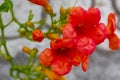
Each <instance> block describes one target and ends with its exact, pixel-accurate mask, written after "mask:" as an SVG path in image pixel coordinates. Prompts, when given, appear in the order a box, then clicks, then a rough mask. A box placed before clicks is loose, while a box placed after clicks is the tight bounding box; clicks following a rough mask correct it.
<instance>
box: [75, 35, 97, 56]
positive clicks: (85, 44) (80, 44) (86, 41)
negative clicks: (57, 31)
mask: <svg viewBox="0 0 120 80" xmlns="http://www.w3.org/2000/svg"><path fill="white" fill-rule="evenodd" d="M76 47H77V50H78V52H79V54H80V55H82V56H88V55H90V54H91V53H92V52H93V51H94V49H95V47H96V45H95V43H94V42H93V40H91V39H90V38H87V37H81V38H79V39H76Z"/></svg>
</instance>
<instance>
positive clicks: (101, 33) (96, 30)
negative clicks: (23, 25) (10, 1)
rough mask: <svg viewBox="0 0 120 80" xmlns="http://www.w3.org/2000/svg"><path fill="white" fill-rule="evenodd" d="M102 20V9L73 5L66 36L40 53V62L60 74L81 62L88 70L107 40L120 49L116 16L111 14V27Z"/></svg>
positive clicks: (35, 0)
mask: <svg viewBox="0 0 120 80" xmlns="http://www.w3.org/2000/svg"><path fill="white" fill-rule="evenodd" d="M29 1H31V2H33V3H35V4H38V5H41V6H43V7H46V5H49V3H48V2H47V0H29ZM100 19H101V14H100V10H99V9H98V8H89V9H88V10H85V9H83V8H82V7H80V6H78V7H73V8H72V9H71V11H70V13H69V15H68V17H67V22H66V23H65V24H64V26H62V27H63V29H62V37H57V38H54V39H53V40H51V42H50V48H46V49H45V50H44V51H42V53H41V54H40V55H39V59H40V63H41V64H43V65H45V66H51V69H52V71H53V72H54V73H56V74H57V75H60V76H62V75H65V74H67V73H69V72H70V70H71V69H72V66H78V65H80V64H81V67H82V69H83V71H85V72H86V70H87V68H88V62H89V56H90V55H91V54H92V53H93V52H94V50H95V48H96V46H97V45H99V44H101V43H102V42H104V40H105V39H108V40H109V47H110V48H111V49H112V50H117V49H118V48H119V46H120V39H119V38H118V36H117V35H116V34H115V29H116V21H115V15H114V14H113V13H111V14H110V15H109V16H108V24H107V26H106V25H105V24H104V23H101V22H100ZM33 34H34V32H33ZM47 34H49V33H47ZM35 35H37V36H36V37H38V38H41V39H38V40H39V42H41V41H42V39H43V36H42V37H41V34H40V36H39V34H38V33H37V34H35ZM42 35H43V34H42ZM33 36H34V35H33ZM33 39H34V38H33ZM36 39H37V38H36ZM36 39H34V40H36Z"/></svg>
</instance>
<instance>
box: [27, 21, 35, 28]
mask: <svg viewBox="0 0 120 80" xmlns="http://www.w3.org/2000/svg"><path fill="white" fill-rule="evenodd" d="M26 25H27V26H28V27H29V28H31V29H34V28H35V26H34V24H33V22H31V21H27V22H26Z"/></svg>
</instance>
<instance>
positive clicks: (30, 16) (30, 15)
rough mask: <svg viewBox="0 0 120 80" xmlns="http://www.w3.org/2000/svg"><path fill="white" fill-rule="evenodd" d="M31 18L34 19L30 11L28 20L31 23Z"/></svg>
mask: <svg viewBox="0 0 120 80" xmlns="http://www.w3.org/2000/svg"><path fill="white" fill-rule="evenodd" d="M33 17H34V15H33V13H32V11H31V10H30V12H29V16H28V20H29V21H31V20H32V19H33Z"/></svg>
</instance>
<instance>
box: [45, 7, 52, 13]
mask: <svg viewBox="0 0 120 80" xmlns="http://www.w3.org/2000/svg"><path fill="white" fill-rule="evenodd" d="M45 11H46V12H47V13H48V14H53V9H52V7H51V6H50V5H49V6H47V7H45Z"/></svg>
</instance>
